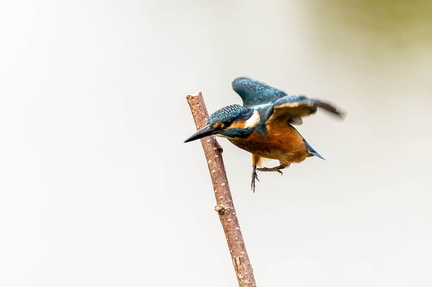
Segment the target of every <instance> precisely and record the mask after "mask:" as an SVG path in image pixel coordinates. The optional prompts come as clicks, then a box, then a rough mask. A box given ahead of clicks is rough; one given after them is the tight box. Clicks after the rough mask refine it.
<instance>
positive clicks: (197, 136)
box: [184, 125, 217, 143]
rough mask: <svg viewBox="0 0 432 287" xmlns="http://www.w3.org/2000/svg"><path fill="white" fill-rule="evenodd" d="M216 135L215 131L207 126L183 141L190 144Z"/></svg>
mask: <svg viewBox="0 0 432 287" xmlns="http://www.w3.org/2000/svg"><path fill="white" fill-rule="evenodd" d="M216 133H217V130H216V129H215V128H212V127H211V126H209V125H207V126H205V127H203V128H202V129H200V130H199V131H197V132H196V133H194V134H193V135H192V136H191V137H190V138H188V139H187V140H185V141H184V142H185V143H187V142H191V141H194V140H197V139H200V138H203V137H206V136H211V135H214V134H216Z"/></svg>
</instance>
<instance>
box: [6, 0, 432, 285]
mask: <svg viewBox="0 0 432 287" xmlns="http://www.w3.org/2000/svg"><path fill="white" fill-rule="evenodd" d="M431 11H432V2H430V1H382V0H381V1H335V0H333V1H300V0H289V1H278V0H270V1H195V0H189V1H172V0H168V1H134V0H127V1H116V0H113V1H98V0H90V1H80V0H79V1H73V2H58V1H49V0H41V1H13V2H4V3H2V4H0V32H1V33H0V35H1V40H2V45H0V51H1V53H0V63H1V65H0V136H1V139H0V174H1V180H0V230H1V233H2V235H1V236H0V255H1V256H0V269H1V270H2V276H0V285H2V286H77V285H79V286H102V285H103V286H236V284H237V283H236V279H235V275H234V271H233V270H232V266H231V262H230V257H229V253H228V250H227V247H226V243H225V239H224V235H223V234H222V229H221V227H220V223H219V220H218V218H217V215H216V213H215V212H214V210H213V207H214V204H215V202H214V198H213V194H212V193H213V192H212V187H211V182H210V178H209V175H208V172H207V167H206V162H205V160H204V156H203V152H202V150H201V147H200V145H199V143H198V142H194V143H189V144H183V141H184V140H185V139H186V138H187V137H188V136H190V135H191V134H192V133H193V132H194V131H195V127H194V124H193V120H192V117H191V115H190V111H189V108H188V106H187V104H186V100H185V96H186V95H187V94H190V93H194V92H196V91H198V90H201V91H202V92H203V94H204V97H205V100H206V104H207V107H208V110H209V112H212V111H214V110H216V109H218V108H220V107H222V106H226V105H229V104H233V103H240V98H239V97H238V96H237V95H236V94H235V93H234V92H233V91H232V90H231V88H230V83H231V81H232V80H233V79H234V78H236V77H238V76H248V77H252V78H255V79H258V80H260V81H263V82H265V83H267V84H269V85H272V86H274V87H277V88H279V89H282V90H284V91H286V92H287V93H290V94H306V95H308V96H310V97H314V98H321V99H325V100H327V101H330V102H332V103H334V104H336V105H337V106H339V107H340V108H341V109H343V110H345V111H346V112H347V113H348V115H347V117H346V119H345V120H344V121H337V120H335V119H334V118H332V117H329V116H328V115H327V114H325V113H317V114H316V115H315V116H313V117H309V118H306V119H305V121H304V125H303V126H300V127H299V131H300V132H301V133H302V135H303V136H304V137H305V138H306V139H307V140H308V142H309V143H310V144H311V145H312V146H313V147H314V148H315V149H316V150H317V151H318V152H319V153H320V154H322V155H323V156H324V157H325V158H326V159H327V160H326V161H323V160H320V159H318V158H309V159H307V160H306V161H305V162H303V163H301V164H299V165H292V166H291V167H290V168H289V169H287V170H286V171H285V172H284V175H283V176H279V175H277V174H271V173H269V174H262V175H261V176H260V180H261V182H259V183H258V184H257V191H256V193H254V194H253V193H252V192H251V191H250V186H249V185H250V173H251V162H250V155H249V154H248V153H247V152H245V151H242V150H239V149H237V148H236V147H234V146H233V145H231V144H230V143H229V142H227V141H226V140H224V139H221V140H220V141H219V142H220V143H221V145H222V146H223V148H224V160H225V164H226V169H227V172H228V177H229V180H230V185H231V189H232V192H233V197H234V200H235V205H236V208H237V213H238V216H239V219H240V223H241V226H242V230H243V233H244V239H245V242H246V246H247V248H248V251H249V256H250V259H251V261H252V265H253V267H254V270H255V276H256V279H257V283H258V286H332V287H333V286H343V287H346V286H422V287H424V286H432V277H431V276H430V270H431V269H432V230H431V226H432V211H431V210H432V209H431V206H432V195H431V192H432V183H431V179H430V174H431V172H430V167H429V164H430V162H431V159H432V156H431V154H430V152H429V148H430V147H431V146H432V128H431V127H432V115H431V113H430V111H429V107H430V106H431V104H432V97H431V93H432V81H431V75H432V21H431V19H432V12H431ZM271 164H272V163H271V162H270V163H269V165H271Z"/></svg>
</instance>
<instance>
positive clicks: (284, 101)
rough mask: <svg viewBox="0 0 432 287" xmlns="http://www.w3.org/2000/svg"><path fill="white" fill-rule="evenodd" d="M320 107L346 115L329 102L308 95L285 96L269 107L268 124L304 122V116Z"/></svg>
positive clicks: (297, 123) (339, 115) (335, 113)
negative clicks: (310, 97)
mask: <svg viewBox="0 0 432 287" xmlns="http://www.w3.org/2000/svg"><path fill="white" fill-rule="evenodd" d="M318 108H322V109H324V110H326V111H328V112H330V113H332V114H334V115H336V116H338V117H343V116H344V115H343V114H342V113H341V112H340V111H338V110H337V108H336V107H335V106H333V105H331V104H329V103H326V102H323V101H320V100H317V99H309V98H307V97H306V96H302V95H295V96H284V97H282V98H280V99H278V100H276V101H275V102H274V103H273V109H269V113H268V118H267V119H266V124H268V123H271V122H275V121H283V122H289V123H291V124H294V125H300V124H302V122H303V121H302V118H303V117H306V116H308V115H311V114H314V113H315V112H316V111H317V109H318Z"/></svg>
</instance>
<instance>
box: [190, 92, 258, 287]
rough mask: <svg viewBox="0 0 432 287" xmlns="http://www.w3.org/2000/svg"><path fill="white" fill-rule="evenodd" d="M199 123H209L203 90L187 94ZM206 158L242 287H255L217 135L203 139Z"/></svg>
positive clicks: (217, 210) (218, 209) (197, 124)
mask: <svg viewBox="0 0 432 287" xmlns="http://www.w3.org/2000/svg"><path fill="white" fill-rule="evenodd" d="M186 99H187V101H188V103H189V106H190V109H191V111H192V116H193V118H194V120H195V125H196V127H197V130H198V129H201V128H202V127H204V126H205V125H206V124H207V118H208V113H207V109H206V106H205V103H204V99H203V96H202V94H201V92H198V93H197V94H195V95H188V96H187V97H186ZM201 144H202V147H203V149H204V153H205V157H206V159H207V164H208V168H209V172H210V176H211V179H212V183H213V189H214V194H215V198H216V207H215V210H216V212H217V213H218V214H219V219H220V221H221V223H222V227H223V230H224V232H225V237H226V240H227V243H228V248H229V250H230V254H231V258H232V262H233V265H234V269H235V272H236V275H237V280H238V283H239V286H240V287H255V286H256V283H255V278H254V275H253V270H252V265H251V263H250V261H249V257H248V255H247V252H246V246H245V244H244V241H243V236H242V233H241V230H240V224H239V222H238V219H237V216H236V211H235V209H234V203H233V200H232V196H231V192H230V188H229V185H228V179H227V176H226V172H225V167H224V163H223V159H222V148H221V147H220V145H219V143H218V142H217V141H216V139H215V137H212V136H211V137H206V138H203V139H201Z"/></svg>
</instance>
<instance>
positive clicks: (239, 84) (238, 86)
mask: <svg viewBox="0 0 432 287" xmlns="http://www.w3.org/2000/svg"><path fill="white" fill-rule="evenodd" d="M231 85H232V88H233V90H234V91H235V92H236V93H237V94H239V96H240V97H241V98H242V100H243V106H245V107H252V106H259V105H264V106H265V105H267V104H270V103H273V102H275V101H276V100H278V99H280V98H282V97H284V96H286V95H287V94H286V93H285V92H283V91H281V90H278V89H275V88H273V87H270V86H269V85H267V84H264V83H261V82H259V81H256V80H252V79H250V78H244V77H240V78H236V79H235V80H234V81H233V82H232V83H231Z"/></svg>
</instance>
